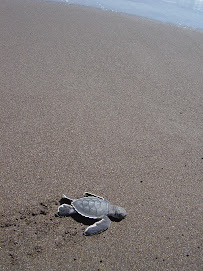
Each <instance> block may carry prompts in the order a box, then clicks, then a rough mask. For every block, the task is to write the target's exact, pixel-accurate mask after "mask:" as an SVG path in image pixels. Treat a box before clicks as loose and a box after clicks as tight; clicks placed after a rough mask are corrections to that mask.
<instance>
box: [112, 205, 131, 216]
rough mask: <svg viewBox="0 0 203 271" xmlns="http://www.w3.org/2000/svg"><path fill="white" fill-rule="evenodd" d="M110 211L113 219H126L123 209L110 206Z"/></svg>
mask: <svg viewBox="0 0 203 271" xmlns="http://www.w3.org/2000/svg"><path fill="white" fill-rule="evenodd" d="M111 207H112V208H111V211H110V214H109V215H110V216H112V217H113V218H116V219H119V220H121V219H123V218H125V217H126V215H127V212H126V210H125V209H124V208H122V207H120V206H115V205H112V206H111Z"/></svg>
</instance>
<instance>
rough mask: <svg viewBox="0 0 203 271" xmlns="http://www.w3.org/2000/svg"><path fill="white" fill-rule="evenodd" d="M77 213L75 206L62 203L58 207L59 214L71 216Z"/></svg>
mask: <svg viewBox="0 0 203 271" xmlns="http://www.w3.org/2000/svg"><path fill="white" fill-rule="evenodd" d="M75 213H77V212H76V210H75V209H74V208H73V206H71V205H68V204H62V205H60V206H59V208H58V215H59V216H69V215H73V214H75Z"/></svg>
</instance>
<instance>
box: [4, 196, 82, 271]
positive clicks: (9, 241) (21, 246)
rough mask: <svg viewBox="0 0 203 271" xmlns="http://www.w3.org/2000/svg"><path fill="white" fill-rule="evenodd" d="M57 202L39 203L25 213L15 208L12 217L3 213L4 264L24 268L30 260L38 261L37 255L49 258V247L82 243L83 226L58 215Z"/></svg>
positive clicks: (8, 266)
mask: <svg viewBox="0 0 203 271" xmlns="http://www.w3.org/2000/svg"><path fill="white" fill-rule="evenodd" d="M58 205H59V202H58V201H54V200H52V201H46V202H40V203H39V204H37V205H36V206H33V207H32V208H31V209H26V210H24V211H23V212H22V211H18V210H16V212H15V214H13V215H11V216H9V217H8V216H5V215H4V214H1V223H0V228H1V240H0V251H1V253H0V254H1V257H2V258H4V263H3V266H6V268H9V270H15V269H16V268H22V267H23V266H25V265H26V263H27V262H29V259H30V260H31V259H32V261H35V260H36V261H37V259H38V257H46V254H47V253H50V248H52V249H54V250H57V249H59V250H60V249H64V247H65V248H66V249H67V247H68V246H70V245H71V244H72V245H73V244H76V243H81V241H82V240H81V239H83V238H84V237H83V236H82V235H81V232H82V230H84V229H85V227H84V225H82V224H79V223H75V222H74V220H71V219H70V220H68V221H67V219H65V218H64V217H57V216H55V214H56V212H57V206H58ZM81 228H82V229H81ZM76 235H77V236H76Z"/></svg>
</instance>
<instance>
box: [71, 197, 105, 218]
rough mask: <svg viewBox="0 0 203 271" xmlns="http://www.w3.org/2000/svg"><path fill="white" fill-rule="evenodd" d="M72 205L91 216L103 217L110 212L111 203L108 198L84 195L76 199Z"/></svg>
mask: <svg viewBox="0 0 203 271" xmlns="http://www.w3.org/2000/svg"><path fill="white" fill-rule="evenodd" d="M71 205H72V206H73V207H74V208H75V210H76V211H77V212H78V213H79V214H81V215H83V216H86V217H89V218H95V219H97V218H102V217H104V216H105V215H107V214H108V210H109V208H108V206H109V203H108V201H107V200H102V199H99V198H96V197H84V198H80V199H76V200H74V201H73V202H72V203H71Z"/></svg>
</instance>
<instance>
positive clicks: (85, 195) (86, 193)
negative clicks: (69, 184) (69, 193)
mask: <svg viewBox="0 0 203 271" xmlns="http://www.w3.org/2000/svg"><path fill="white" fill-rule="evenodd" d="M84 197H95V198H98V199H102V200H103V199H104V198H103V197H100V196H97V195H95V194H92V193H89V192H85V193H84Z"/></svg>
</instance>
